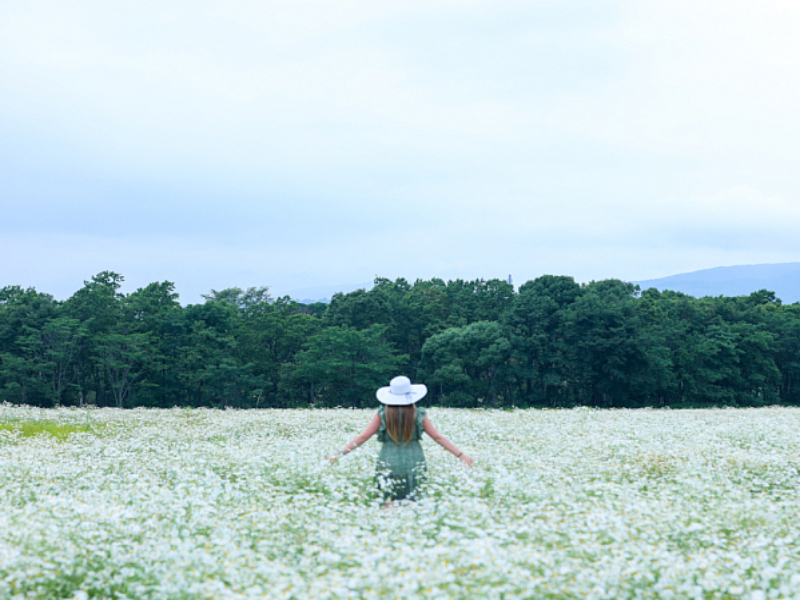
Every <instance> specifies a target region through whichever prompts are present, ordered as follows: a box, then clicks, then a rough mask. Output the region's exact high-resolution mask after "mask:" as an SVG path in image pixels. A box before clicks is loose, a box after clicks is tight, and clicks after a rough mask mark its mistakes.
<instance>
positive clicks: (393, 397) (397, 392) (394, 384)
mask: <svg viewBox="0 0 800 600" xmlns="http://www.w3.org/2000/svg"><path fill="white" fill-rule="evenodd" d="M427 393H428V388H427V387H426V386H425V384H422V383H415V384H412V383H411V380H410V379H409V378H408V377H405V376H404V375H400V376H399V377H395V378H394V379H392V380H391V381H390V382H389V387H382V388H380V389H378V391H377V392H375V396H377V398H378V401H379V402H382V403H383V404H388V405H390V406H408V405H409V404H414V402H416V401H417V400H421V399H422V398H424V397H425V394H427Z"/></svg>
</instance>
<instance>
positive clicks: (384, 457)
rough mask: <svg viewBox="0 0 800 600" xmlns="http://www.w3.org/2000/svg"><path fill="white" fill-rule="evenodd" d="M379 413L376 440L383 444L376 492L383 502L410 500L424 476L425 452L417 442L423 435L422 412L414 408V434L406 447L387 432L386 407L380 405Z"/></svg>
mask: <svg viewBox="0 0 800 600" xmlns="http://www.w3.org/2000/svg"><path fill="white" fill-rule="evenodd" d="M378 414H379V415H380V417H381V427H380V429H379V430H378V441H379V442H381V444H382V447H381V452H380V454H379V455H378V469H377V473H376V474H375V480H376V483H377V486H378V489H379V490H380V491H381V492H382V493H383V496H384V498H386V500H404V499H409V500H413V499H414V497H415V495H416V492H417V488H418V486H419V484H420V482H421V480H422V478H423V477H424V476H425V453H424V452H423V451H422V446H420V443H419V441H420V440H421V439H422V434H423V433H424V428H423V425H422V421H423V420H424V419H425V409H424V408H423V407H421V406H416V415H415V417H416V418H415V424H414V435H413V437H412V438H411V441H410V442H408V443H407V444H403V443H402V441H401V443H400V444H398V443H397V442H395V441H394V440H393V439H392V438H391V437H389V434H388V433H386V406H385V405H383V404H381V406H380V408H379V409H378Z"/></svg>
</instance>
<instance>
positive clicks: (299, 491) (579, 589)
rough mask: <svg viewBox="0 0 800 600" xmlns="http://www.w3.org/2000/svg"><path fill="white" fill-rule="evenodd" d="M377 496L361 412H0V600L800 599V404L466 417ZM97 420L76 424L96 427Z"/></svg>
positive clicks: (451, 418) (447, 424)
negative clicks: (357, 438) (24, 433)
mask: <svg viewBox="0 0 800 600" xmlns="http://www.w3.org/2000/svg"><path fill="white" fill-rule="evenodd" d="M430 415H431V419H432V420H433V421H434V423H435V424H436V426H437V428H439V429H440V430H441V431H442V432H444V433H445V434H446V435H447V436H448V437H449V438H450V439H452V440H453V441H454V442H455V443H457V444H458V446H459V448H461V449H463V450H464V451H465V452H466V453H468V454H470V455H471V456H473V457H474V458H475V460H476V467H475V468H474V469H472V470H467V469H464V468H463V467H462V466H461V465H460V464H459V462H458V461H456V460H454V459H453V457H452V456H451V455H449V454H448V453H446V452H444V451H443V450H442V449H441V448H440V447H439V446H437V445H436V444H433V443H431V442H430V441H429V440H427V438H425V440H424V441H423V445H424V448H425V451H426V454H427V462H428V475H427V479H426V481H425V483H424V485H423V490H422V494H421V497H420V499H419V500H418V501H417V502H413V503H402V502H401V503H399V504H398V505H397V506H395V507H394V508H391V509H388V510H387V509H385V508H383V506H382V501H381V498H380V497H379V496H378V494H377V492H376V490H375V464H376V460H377V453H378V450H379V444H378V443H377V442H375V441H371V442H369V443H368V444H367V445H366V446H364V447H363V448H361V449H359V450H358V451H357V452H354V453H351V454H348V455H347V456H346V457H343V458H342V459H341V460H340V461H339V462H337V463H336V464H335V465H333V466H331V465H329V464H328V463H323V462H322V461H321V457H322V456H323V455H324V454H326V453H330V452H331V451H333V450H336V449H337V448H341V447H342V446H343V445H344V443H345V442H346V441H348V440H349V439H351V438H352V437H353V435H354V434H355V433H357V432H358V431H359V430H360V429H361V428H363V427H364V426H365V425H366V423H367V422H368V421H369V419H370V417H371V413H370V412H368V411H351V410H347V411H345V410H338V411H336V410H319V411H306V410H294V411H281V410H261V411H236V410H226V411H212V410H202V409H200V410H187V409H173V410H145V409H137V410H132V411H121V410H111V409H102V410H76V409H66V408H62V409H56V410H48V411H42V410H40V409H34V408H27V407H12V406H9V405H0V422H20V421H32V420H42V419H47V420H50V421H56V422H58V423H63V424H76V425H77V424H81V425H83V424H86V423H91V424H92V427H93V429H92V431H79V432H77V433H75V434H72V435H69V436H68V437H67V438H66V439H63V440H59V439H55V438H53V437H50V436H48V435H38V436H34V437H30V438H24V437H21V436H20V435H19V434H18V433H14V432H13V431H12V432H8V431H6V432H2V435H1V436H0V598H15V599H16V598H18V599H25V600H28V599H30V600H34V599H45V598H47V599H49V598H65V599H68V598H72V599H74V600H87V599H88V598H118V599H128V598H130V599H133V598H149V599H153V600H158V599H165V600H166V599H173V598H192V599H194V598H197V599H206V598H207V599H212V598H213V599H227V598H230V599H250V598H266V599H272V598H276V599H277V598H321V599H326V598H394V597H397V598H399V597H420V598H422V597H424V598H473V597H485V598H504V599H508V600H511V599H523V598H541V597H551V598H598V599H600V598H609V599H612V598H613V599H616V598H643V599H644V598H654V599H655V598H667V599H668V598H674V599H676V600H677V599H683V598H703V599H707V598H719V599H725V598H737V599H738V598H741V599H746V600H749V599H752V600H761V599H764V600H766V599H767V598H800V576H799V575H798V573H800V522H799V520H798V516H800V496H798V491H800V490H799V486H798V483H799V482H800V458H799V457H800V452H799V451H800V436H798V435H797V431H800V410H798V409H794V408H768V409H747V410H691V411H670V410H665V411H659V410H647V411H626V410H616V411H599V410H590V409H585V408H583V409H575V410H561V411H555V410H530V411H522V410H517V411H511V412H507V411H456V410H447V409H437V408H433V409H431V410H430ZM84 429H85V428H84Z"/></svg>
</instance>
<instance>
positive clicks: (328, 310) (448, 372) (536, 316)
mask: <svg viewBox="0 0 800 600" xmlns="http://www.w3.org/2000/svg"><path fill="white" fill-rule="evenodd" d="M122 281H123V278H122V276H120V275H119V274H117V273H113V272H108V271H104V272H102V273H100V274H98V275H96V276H94V277H92V279H91V281H87V282H85V285H84V287H83V288H81V289H80V290H78V291H77V292H76V293H75V294H74V295H73V296H72V297H71V298H69V299H68V300H66V301H63V302H62V301H56V300H55V299H54V298H53V297H52V296H50V295H48V294H45V293H41V292H37V291H36V290H34V289H22V288H20V287H18V286H10V287H5V288H3V289H2V290H0V401H6V402H11V403H24V404H31V405H37V406H43V407H51V406H57V405H62V406H79V405H87V404H88V405H96V406H116V407H135V406H151V407H172V406H193V407H198V406H209V407H226V406H231V407H236V408H265V407H311V406H314V407H336V406H343V407H365V406H373V405H374V403H375V399H374V390H375V389H376V388H377V387H379V386H381V385H386V384H387V382H388V381H389V379H390V378H391V377H393V376H394V375H397V374H401V373H402V374H407V375H408V376H409V377H411V378H412V380H414V381H420V382H423V383H426V384H427V385H428V387H429V388H430V393H429V395H428V398H427V399H426V401H427V402H428V403H430V404H434V405H442V406H458V407H512V406H516V407H571V406H578V405H585V406H594V407H630V408H634V407H645V406H652V407H663V406H671V407H692V406H763V405H771V404H793V405H797V404H800V304H792V305H783V304H782V303H781V302H780V300H779V299H777V298H776V297H775V294H774V293H772V292H768V291H766V290H761V291H759V292H756V293H753V294H751V295H750V296H742V297H716V298H710V297H707V298H699V299H698V298H693V297H691V296H686V295H684V294H681V293H677V292H659V291H657V290H655V289H649V290H644V291H640V290H639V289H638V288H637V287H636V286H634V285H633V284H630V283H625V282H622V281H618V280H606V281H597V282H592V283H589V284H578V283H576V282H575V281H574V279H573V278H571V277H563V276H551V275H547V276H543V277H539V278H538V279H536V280H534V281H529V282H527V283H525V284H524V285H522V286H521V287H520V288H519V289H518V290H517V291H515V290H514V288H513V287H512V286H511V285H510V284H508V283H506V282H505V281H502V280H489V281H485V280H482V279H481V280H476V281H462V280H456V281H448V282H445V281H443V280H441V279H432V280H430V281H422V280H418V281H416V282H415V283H413V284H411V283H409V282H407V281H406V280H404V279H398V280H396V281H391V280H388V279H381V278H379V279H376V281H375V287H374V288H373V289H371V290H370V291H364V290H359V291H355V292H352V293H349V294H336V295H334V297H333V298H332V299H331V302H330V303H329V304H322V303H318V304H310V305H306V304H301V303H297V302H294V301H292V300H291V299H289V298H277V299H276V298H272V297H271V296H270V295H269V293H268V290H267V288H250V289H247V290H241V289H239V288H233V289H227V290H223V291H215V290H212V291H211V292H210V293H209V294H208V295H207V296H204V299H205V302H203V303H201V304H192V305H188V306H181V304H180V303H179V302H178V296H177V294H176V293H175V288H174V285H173V284H172V283H170V282H166V281H165V282H162V283H152V284H150V285H148V286H147V287H145V288H141V289H138V290H137V291H135V292H133V293H131V294H123V293H120V291H119V289H120V284H121V283H122Z"/></svg>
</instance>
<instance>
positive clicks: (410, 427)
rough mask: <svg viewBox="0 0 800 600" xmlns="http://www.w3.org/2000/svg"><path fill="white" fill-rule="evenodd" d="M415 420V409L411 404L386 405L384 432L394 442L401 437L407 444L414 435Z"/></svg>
mask: <svg viewBox="0 0 800 600" xmlns="http://www.w3.org/2000/svg"><path fill="white" fill-rule="evenodd" d="M416 420H417V409H416V408H414V405H413V404H410V405H407V406H387V407H386V433H388V434H389V437H390V438H392V439H393V440H394V441H395V443H396V444H399V443H400V438H401V437H402V438H403V444H404V445H405V444H407V443H408V442H410V441H411V439H412V438H413V437H414V423H415V421H416Z"/></svg>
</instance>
